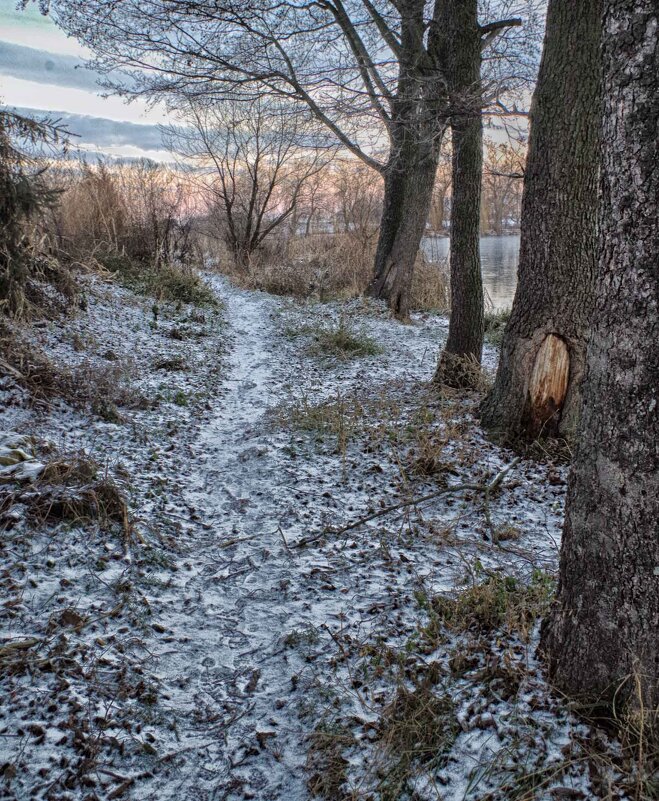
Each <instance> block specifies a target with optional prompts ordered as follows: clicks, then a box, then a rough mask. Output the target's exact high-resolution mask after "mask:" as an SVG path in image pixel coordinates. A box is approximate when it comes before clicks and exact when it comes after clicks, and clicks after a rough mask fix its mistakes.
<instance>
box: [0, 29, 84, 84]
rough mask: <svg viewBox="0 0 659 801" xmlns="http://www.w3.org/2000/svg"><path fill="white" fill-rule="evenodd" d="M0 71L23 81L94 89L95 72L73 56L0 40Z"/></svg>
mask: <svg viewBox="0 0 659 801" xmlns="http://www.w3.org/2000/svg"><path fill="white" fill-rule="evenodd" d="M0 73H2V74H4V75H11V76H13V77H15V78H21V79H23V80H28V81H35V82H38V83H47V84H50V85H55V86H69V87H72V88H74V89H85V90H87V91H98V79H99V76H98V74H96V73H94V72H92V71H91V70H87V69H85V68H84V67H82V66H81V62H80V59H79V58H76V57H75V56H68V55H62V54H60V53H52V52H49V51H47V50H37V49H35V48H33V47H24V46H22V45H17V44H12V43H10V42H2V41H0Z"/></svg>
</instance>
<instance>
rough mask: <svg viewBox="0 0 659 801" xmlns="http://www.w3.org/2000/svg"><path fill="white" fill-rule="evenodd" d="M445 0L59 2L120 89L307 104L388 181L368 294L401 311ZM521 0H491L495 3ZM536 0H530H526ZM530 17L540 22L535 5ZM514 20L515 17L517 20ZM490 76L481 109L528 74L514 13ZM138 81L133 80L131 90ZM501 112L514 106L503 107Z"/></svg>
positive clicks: (439, 99) (433, 152) (426, 168)
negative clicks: (123, 77)
mask: <svg viewBox="0 0 659 801" xmlns="http://www.w3.org/2000/svg"><path fill="white" fill-rule="evenodd" d="M444 3H445V0H434V1H433V2H430V3H428V2H426V0H309V1H308V2H306V1H305V0H302V2H299V1H298V0H281V2H278V3H274V4H273V3H270V2H268V0H252V2H249V3H245V2H242V0H195V2H194V3H191V2H187V0H186V1H184V0H146V1H145V0H122V2H121V3H118V4H114V5H113V6H112V13H107V5H106V2H105V1H104V0H52V5H53V9H54V14H55V17H56V20H57V21H58V23H59V24H60V25H61V26H62V27H64V29H65V30H66V31H67V32H69V33H70V34H72V35H74V36H76V37H77V38H78V39H80V40H81V41H83V42H84V43H86V44H87V45H89V46H90V47H91V48H92V50H93V51H94V52H95V53H96V56H97V59H98V61H97V66H98V67H99V68H100V69H102V70H106V71H108V70H111V69H115V68H120V69H123V70H124V71H129V72H131V76H130V79H129V81H127V82H126V83H124V85H123V87H121V88H123V91H124V92H125V93H126V94H134V93H136V92H137V93H140V92H144V93H147V94H150V95H151V96H155V97H169V96H171V95H172V93H173V94H174V95H179V96H180V95H181V94H183V95H187V96H190V97H203V98H204V99H205V100H207V101H208V100H211V99H213V98H216V99H217V98H219V97H221V96H225V95H226V94H235V93H236V92H240V93H241V94H242V95H243V96H252V97H255V96H261V95H263V94H268V95H272V96H277V97H282V98H285V99H286V100H288V101H293V102H296V103H298V104H300V105H303V106H304V107H305V108H306V109H308V110H310V111H311V113H312V114H313V115H314V116H315V117H316V119H317V120H319V121H320V122H321V123H322V124H323V125H324V126H325V127H326V128H327V130H328V131H329V132H330V133H331V135H332V136H333V137H334V139H335V140H336V141H337V142H338V143H339V144H340V145H341V146H343V147H344V148H346V149H347V150H348V151H350V152H351V153H352V154H353V155H355V156H357V157H358V158H360V159H361V160H362V161H363V162H364V163H365V164H367V165H368V166H370V167H371V168H373V169H375V170H376V171H378V172H379V173H380V174H381V175H382V176H383V178H384V186H385V196H384V203H383V213H382V220H381V224H380V234H379V242H378V247H377V251H376V259H375V279H374V281H373V283H372V285H371V287H370V293H371V294H372V295H374V296H377V297H382V298H385V299H387V301H388V302H389V304H390V306H391V307H392V309H394V310H395V311H396V312H397V313H398V314H400V315H402V316H405V315H406V314H407V311H408V305H409V285H410V281H411V275H412V270H413V265H414V260H415V257H416V253H417V250H418V246H419V243H420V239H421V236H422V234H423V231H424V228H425V225H426V220H427V217H428V211H429V208H430V200H431V195H432V187H433V180H434V175H435V170H436V167H437V158H438V154H439V149H440V145H441V141H442V138H443V135H444V132H445V129H446V125H447V114H448V108H447V104H448V95H447V86H446V79H445V73H444V67H445V65H444V64H443V63H442V59H441V54H440V47H441V45H440V40H441V34H442V31H441V26H440V25H439V19H440V16H441V14H442V12H443V7H444ZM514 5H516V3H515V2H513V0H500V2H493V3H484V9H485V12H486V13H489V12H490V6H492V7H493V8H496V9H499V8H504V9H505V8H508V7H509V6H514ZM519 5H521V6H524V7H529V6H530V7H531V9H532V11H533V7H534V5H535V0H519ZM529 17H530V18H532V19H534V15H533V13H531V14H529ZM515 21H516V20H515ZM480 35H481V43H482V46H483V48H484V50H485V51H486V52H487V51H491V48H492V46H493V45H498V46H499V54H498V57H497V58H493V59H491V61H490V62H488V63H489V65H490V66H491V75H492V80H491V82H490V84H489V85H488V91H487V92H486V93H485V96H484V105H486V106H489V107H491V108H492V107H494V106H496V104H497V102H498V98H499V97H500V95H501V93H502V92H503V91H504V90H505V91H509V92H510V91H512V90H514V89H515V88H516V87H519V86H520V84H522V83H524V82H525V81H526V80H528V77H529V75H528V70H527V71H526V74H523V73H524V70H522V69H521V65H523V64H526V63H527V62H528V59H521V60H519V59H518V63H517V68H516V69H515V70H510V69H509V70H507V76H508V79H507V81H505V82H502V80H501V70H502V68H503V67H502V65H505V64H506V63H508V62H509V61H510V60H511V58H512V57H513V56H512V54H513V53H515V52H518V48H515V47H514V40H515V37H517V40H519V38H520V37H519V35H518V34H517V33H515V29H514V28H511V19H500V20H499V19H495V20H492V21H485V22H484V23H483V24H482V25H481V28H480ZM135 86H137V87H138V88H137V89H136V88H135ZM496 113H508V112H507V111H506V110H502V109H501V108H499V107H498V106H497V107H496Z"/></svg>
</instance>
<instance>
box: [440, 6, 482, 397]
mask: <svg viewBox="0 0 659 801" xmlns="http://www.w3.org/2000/svg"><path fill="white" fill-rule="evenodd" d="M445 7H446V11H445V19H444V24H445V26H446V30H447V32H448V43H447V48H446V49H447V55H446V60H447V66H446V75H447V80H448V84H449V92H450V97H451V138H452V145H453V170H452V171H453V184H452V185H453V202H452V205H451V251H450V264H451V319H450V323H449V333H448V340H447V342H446V345H445V347H444V351H443V352H442V353H441V355H440V358H439V364H438V366H437V371H436V373H435V378H434V380H435V382H437V383H441V384H447V385H449V386H453V387H469V386H471V385H472V384H473V381H474V370H473V369H470V365H471V364H474V363H476V364H480V360H481V355H482V351H483V280H482V276H481V258H480V213H481V184H482V173H483V120H482V114H481V110H482V103H483V99H482V88H481V48H482V40H481V29H480V28H479V25H478V2H477V0H452V1H451V2H447V3H446V4H445Z"/></svg>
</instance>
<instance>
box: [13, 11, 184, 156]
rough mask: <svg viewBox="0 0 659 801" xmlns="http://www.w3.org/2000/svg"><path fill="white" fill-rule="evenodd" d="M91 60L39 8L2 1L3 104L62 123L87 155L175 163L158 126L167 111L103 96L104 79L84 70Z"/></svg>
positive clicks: (78, 45)
mask: <svg viewBox="0 0 659 801" xmlns="http://www.w3.org/2000/svg"><path fill="white" fill-rule="evenodd" d="M88 56H89V52H88V51H86V50H85V48H83V47H81V45H80V44H78V42H77V41H76V40H75V39H71V38H69V37H67V36H66V35H65V34H64V33H63V32H62V31H61V30H60V29H59V28H57V26H56V25H55V24H54V23H53V22H52V20H51V19H50V18H49V17H44V16H42V15H41V14H40V13H39V10H38V8H37V7H36V6H35V5H34V4H30V5H29V6H28V8H27V9H26V10H25V11H17V10H16V0H0V101H1V102H2V103H4V104H6V105H8V106H12V107H15V108H16V109H18V110H19V111H24V112H26V113H28V114H30V115H31V116H42V117H44V116H48V117H50V118H55V119H59V120H61V123H62V124H63V125H64V126H65V127H66V128H67V129H68V130H69V131H70V132H71V133H73V134H77V136H76V137H74V138H73V141H72V146H73V148H78V149H80V150H81V151H83V152H86V153H99V154H102V155H107V156H115V157H124V158H126V157H128V158H139V157H146V158H151V159H155V160H169V159H170V158H171V156H170V155H169V154H168V153H167V151H166V150H165V149H164V148H163V145H162V137H161V134H160V130H159V127H158V126H159V124H162V123H164V122H166V121H167V118H166V114H165V112H164V110H163V109H162V108H148V107H147V106H146V104H145V103H144V102H139V101H136V102H132V103H126V102H124V101H123V100H122V99H120V98H118V97H103V96H102V95H103V90H102V89H100V87H99V86H98V75H96V74H94V73H93V72H92V71H90V70H88V69H86V68H85V67H84V66H83V62H84V59H85V57H88Z"/></svg>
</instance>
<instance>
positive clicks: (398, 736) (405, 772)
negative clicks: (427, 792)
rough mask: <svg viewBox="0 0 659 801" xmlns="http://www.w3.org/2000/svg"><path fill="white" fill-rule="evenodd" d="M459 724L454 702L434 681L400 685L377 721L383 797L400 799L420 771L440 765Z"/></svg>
mask: <svg viewBox="0 0 659 801" xmlns="http://www.w3.org/2000/svg"><path fill="white" fill-rule="evenodd" d="M458 731H459V725H458V721H457V719H456V716H455V710H454V708H453V703H452V702H451V699H450V698H449V697H448V695H445V694H444V693H442V692H441V691H438V690H437V688H435V687H434V686H433V684H432V682H428V681H424V682H423V683H421V684H420V685H419V686H417V687H415V688H414V689H413V690H409V689H407V688H405V687H404V686H401V687H399V689H398V691H397V692H396V694H395V696H394V698H393V700H392V701H391V702H390V703H389V704H388V705H387V706H386V707H385V709H384V710H383V712H382V715H381V717H380V720H379V723H378V746H377V750H376V754H375V772H376V774H377V775H378V779H379V781H378V784H377V792H378V796H379V798H380V799H381V801H399V799H401V798H403V797H406V796H407V794H408V793H409V792H410V790H411V789H412V788H411V786H410V781H411V780H412V779H413V778H414V776H415V775H416V773H417V772H419V771H421V772H426V771H428V770H433V769H435V768H437V767H439V766H440V765H441V764H442V762H443V761H444V759H445V757H446V753H447V752H448V750H449V749H450V747H451V746H452V745H453V742H454V740H455V738H456V736H457V734H458Z"/></svg>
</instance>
